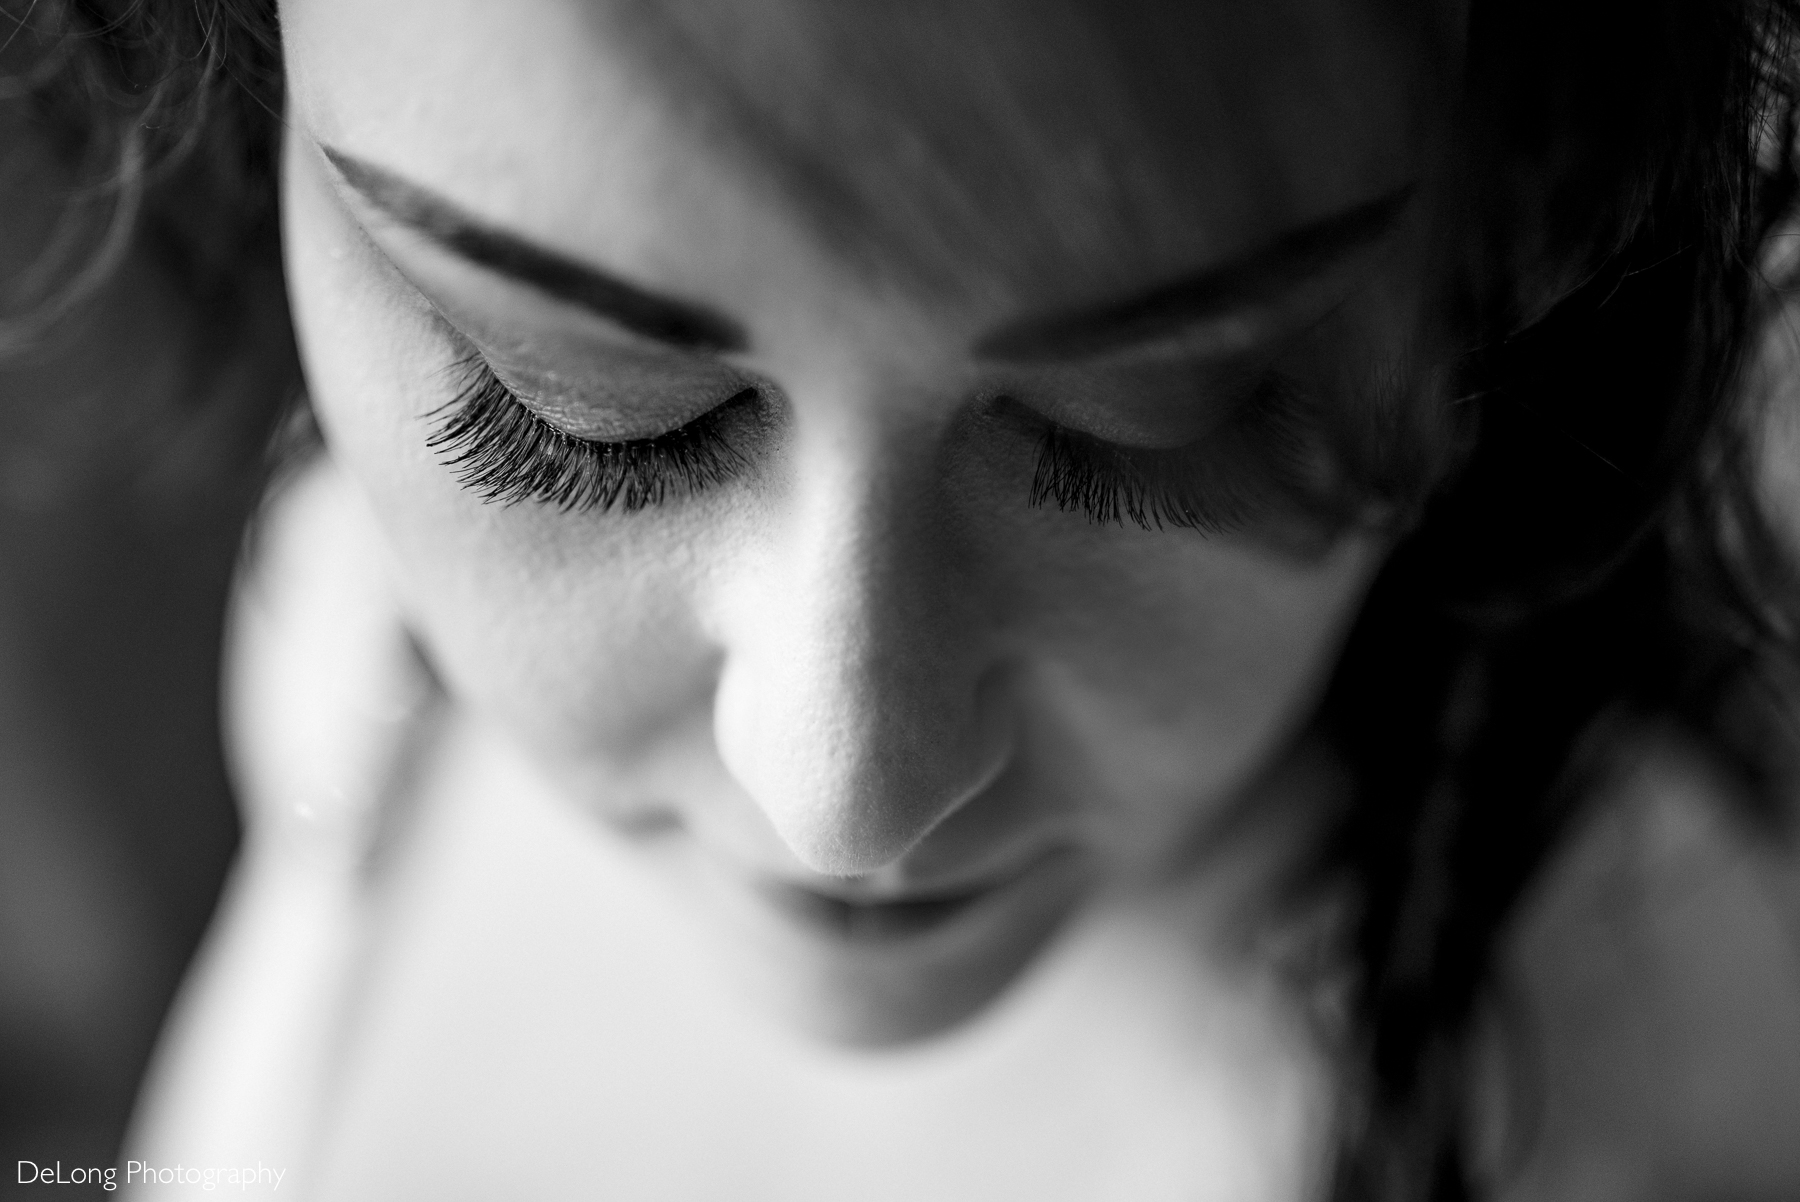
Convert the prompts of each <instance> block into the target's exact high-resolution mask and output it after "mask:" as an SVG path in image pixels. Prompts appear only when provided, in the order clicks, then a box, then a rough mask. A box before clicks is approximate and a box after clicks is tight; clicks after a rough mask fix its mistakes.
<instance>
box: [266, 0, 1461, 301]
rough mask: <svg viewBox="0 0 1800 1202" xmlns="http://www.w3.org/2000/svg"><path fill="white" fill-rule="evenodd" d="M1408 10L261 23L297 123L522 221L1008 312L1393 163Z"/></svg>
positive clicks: (633, 255)
mask: <svg viewBox="0 0 1800 1202" xmlns="http://www.w3.org/2000/svg"><path fill="white" fill-rule="evenodd" d="M1432 7H1433V10H1434V11H1435V9H1436V7H1437V6H1432ZM1425 8H1426V6H1424V5H1422V4H1421V5H1415V4H1410V3H1406V2H1403V0H1208V2H1206V3H1149V2H1134V0H1108V2H1105V3H1100V2H1090V3H1082V2H1077V0H1028V2H1027V0H955V2H951V0H943V2H935V3H934V2H929V0H924V2H920V3H910V4H895V3H891V2H890V3H875V2H872V0H762V2H759V3H748V2H745V0H730V2H727V0H665V2H662V3H656V4H650V3H631V2H627V0H387V2H385V3H383V4H380V5H366V4H360V3H357V2H356V0H290V2H289V3H288V4H284V6H283V18H284V36H285V37H286V39H287V41H288V53H289V65H290V75H291V80H292V90H293V94H294V96H295V97H296V101H297V103H298V105H299V107H300V109H301V111H302V114H303V117H304V119H305V120H306V122H307V123H308V124H309V125H310V126H311V128H312V129H313V131H314V132H315V133H317V134H319V135H320V136H321V137H323V138H326V139H328V140H338V141H346V142H348V143H349V144H350V147H351V149H353V150H355V151H357V152H359V153H362V154H365V155H368V156H369V157H373V158H376V159H377V160H378V161H381V162H384V163H386V164H389V165H391V166H392V167H394V168H395V169H397V170H399V171H401V172H404V173H406V174H408V175H410V176H412V177H413V178H415V179H418V180H420V181H421V182H424V183H426V184H427V185H429V186H431V187H433V188H436V189H437V190H440V191H443V192H446V193H448V194H449V195H451V196H452V197H454V198H456V199H458V200H459V201H461V202H463V203H464V204H466V205H467V206H468V207H470V208H472V209H474V210H475V211H477V212H479V213H482V214H484V215H486V216H489V217H490V218H492V219H495V220H499V221H503V222H505V223H507V224H510V225H513V226H515V227H517V228H519V229H521V231H523V232H526V233H528V234H530V235H532V236H535V237H538V238H539V239H540V240H542V241H545V242H548V243H550V244H552V245H556V246H560V247H563V248H565V249H569V250H572V251H574V252H576V253H583V252H588V251H590V250H591V251H592V253H597V254H599V255H601V256H602V257H603V258H605V259H606V260H607V261H609V262H610V263H612V264H613V265H615V266H619V267H622V268H624V269H625V270H628V271H630V270H634V269H635V270H636V271H638V272H640V273H641V274H645V275H646V276H647V277H648V278H650V279H654V280H658V281H663V282H667V283H671V284H674V285H676V286H682V285H684V284H685V285H687V286H688V287H690V288H693V287H698V288H700V289H701V290H702V291H703V292H704V291H705V290H706V281H704V280H697V279H691V278H685V277H691V276H692V275H693V269H692V260H693V259H694V258H695V257H696V255H697V254H699V253H700V252H710V253H712V254H713V255H714V256H715V257H717V256H723V257H725V258H729V257H730V256H731V254H732V253H733V247H734V246H739V247H741V245H742V243H743V241H744V239H746V238H758V239H768V238H770V237H778V238H781V239H783V240H786V239H788V238H791V239H792V241H793V242H794V244H795V245H797V246H805V247H807V248H808V250H809V251H810V250H811V249H814V248H816V249H817V250H818V251H819V253H821V254H824V255H826V256H828V257H830V258H832V259H834V260H836V261H837V262H839V263H840V264H842V265H845V266H848V267H850V268H851V269H853V270H855V271H857V272H859V273H861V274H863V275H865V276H873V277H877V278H880V279H882V280H884V281H889V282H896V283H899V284H901V285H902V286H904V287H906V288H907V289H909V290H911V291H914V292H922V293H925V294H929V295H933V296H936V297H940V298H941V297H947V296H955V297H959V298H963V299H971V300H975V301H976V302H977V303H978V304H981V306H982V307H994V308H998V309H1001V310H1006V309H1011V308H1016V307H1017V304H1018V302H1019V301H1020V299H1021V298H1026V297H1028V298H1031V299H1032V300H1034V301H1035V302H1037V303H1038V304H1041V305H1049V306H1054V305H1056V304H1057V303H1059V302H1064V301H1068V302H1073V301H1076V300H1078V299H1081V298H1091V297H1094V296H1105V295H1107V294H1108V293H1109V292H1112V291H1116V290H1121V289H1126V288H1131V287H1139V286H1142V285H1143V284H1144V283H1146V282H1154V281H1156V280H1158V279H1160V278H1164V277H1167V276H1170V275H1173V274H1179V273H1180V271H1182V270H1183V269H1192V268H1195V267H1200V266H1204V265H1207V264H1209V263H1211V262H1214V261H1220V260H1225V259H1229V258H1230V257H1232V256H1233V255H1235V254H1239V253H1242V252H1243V251H1244V250H1245V249H1246V248H1247V247H1250V246H1253V245H1255V244H1257V243H1259V242H1262V241H1266V240H1268V239H1269V238H1271V237H1273V236H1274V235H1276V234H1278V233H1280V232H1281V231H1282V230H1284V229H1286V228H1288V227H1290V226H1292V225H1295V224H1297V223H1300V222H1303V221H1306V220H1309V219H1314V218H1317V217H1320V216H1323V215H1326V214H1328V213H1331V212H1334V211H1336V210H1338V209H1341V208H1344V207H1346V206H1349V205H1352V204H1355V203H1358V202H1360V201H1364V200H1367V199H1369V198H1370V197H1372V196H1374V195H1377V194H1380V193H1382V192H1385V191H1388V190H1391V189H1392V188H1394V187H1395V186H1397V185H1399V184H1401V183H1403V182H1405V181H1406V180H1407V179H1408V178H1409V177H1410V176H1411V174H1413V173H1414V172H1415V171H1416V170H1417V162H1416V158H1417V155H1418V153H1419V148H1420V145H1421V143H1422V142H1423V141H1424V138H1425V133H1426V131H1425V130H1424V128H1423V126H1422V114H1424V113H1426V112H1428V111H1430V106H1429V105H1428V104H1427V103H1426V100H1427V98H1428V97H1429V96H1430V95H1431V93H1432V91H1433V90H1434V89H1435V88H1436V87H1438V86H1440V84H1441V81H1439V80H1437V79H1435V78H1433V76H1432V70H1433V65H1434V64H1438V63H1442V62H1445V61H1448V59H1449V58H1450V56H1449V55H1447V54H1446V53H1445V49H1446V48H1445V47H1444V46H1443V45H1441V44H1438V43H1439V42H1440V41H1441V40H1442V38H1443V36H1444V35H1443V29H1444V26H1445V24H1446V23H1445V21H1444V20H1443V19H1442V17H1441V15H1437V16H1433V15H1432V13H1430V12H1426V11H1424V9H1425ZM746 207H748V208H752V209H756V210H758V211H760V212H764V213H766V214H770V215H772V217H771V218H770V221H768V222H765V221H760V220H750V219H746V218H744V217H743V216H742V214H741V213H739V212H737V210H742V209H745V208H746ZM771 223H772V224H773V225H774V226H777V227H779V232H778V233H775V234H771V232H770V228H769V226H770V225H771ZM671 244H674V245H673V246H672V245H671Z"/></svg>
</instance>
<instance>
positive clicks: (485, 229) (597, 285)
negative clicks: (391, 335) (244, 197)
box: [320, 146, 750, 354]
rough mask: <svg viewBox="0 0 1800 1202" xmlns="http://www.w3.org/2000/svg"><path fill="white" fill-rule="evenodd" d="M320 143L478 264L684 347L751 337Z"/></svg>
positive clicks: (717, 346)
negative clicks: (507, 229) (541, 244)
mask: <svg viewBox="0 0 1800 1202" xmlns="http://www.w3.org/2000/svg"><path fill="white" fill-rule="evenodd" d="M320 150H321V151H323V152H324V155H325V157H326V159H328V160H329V161H330V163H331V165H332V166H333V167H335V168H337V170H338V174H339V175H340V176H341V177H342V178H343V180H344V182H345V183H346V184H347V185H349V187H350V188H351V190H352V191H354V192H355V193H356V194H357V195H358V196H360V197H362V198H363V199H364V200H365V201H367V202H368V203H369V205H370V206H371V207H372V208H374V209H376V210H378V211H379V212H380V213H382V214H383V215H384V216H386V217H388V218H389V219H390V220H393V221H395V222H398V223H399V224H401V225H404V226H406V227H407V228H409V229H411V230H413V231H415V232H417V233H419V234H422V235H423V236H425V237H426V238H429V239H430V240H431V241H433V242H435V243H437V244H438V245H439V246H441V247H442V248H443V249H445V250H447V251H449V252H451V253H452V254H454V255H457V256H458V257H460V258H463V259H466V260H468V261H469V262H471V263H474V264H476V265H477V266H480V267H485V268H487V269H488V270H489V271H492V272H495V273H497V274H499V275H503V276H506V277H507V278H509V279H512V280H516V281H518V282H519V283H522V284H526V285H529V286H530V287H532V288H535V289H537V290H538V291H540V292H542V293H544V294H545V295H547V296H551V297H554V298H555V299H557V300H559V301H563V302H565V303H567V304H571V305H574V306H576V307H577V308H581V309H586V310H587V311H589V312H590V313H594V314H597V315H599V316H600V317H603V318H606V319H607V320H609V321H612V322H614V323H615V324H617V325H619V326H622V327H623V328H625V329H627V330H630V331H631V332H632V333H634V334H639V335H642V336H643V337H645V338H649V339H653V340H654V341H657V342H661V343H664V344H666V345H669V346H674V347H678V348H680V349H682V350H687V351H704V352H709V353H713V354H719V353H723V352H730V351H742V350H745V349H746V348H747V347H748V346H749V344H750V339H749V335H748V334H746V333H745V331H744V328H743V327H742V326H741V325H739V324H738V323H737V322H735V321H733V320H732V319H731V318H729V317H727V316H726V315H724V314H723V313H719V312H716V311H714V310H712V309H709V308H707V307H706V306H704V305H699V304H695V303H693V302H691V301H683V300H676V299H674V298H672V297H666V296H657V295H655V294H654V293H651V292H647V291H645V290H644V289H642V288H639V287H637V286H635V285H633V284H628V283H626V282H625V281H624V280H621V279H619V278H618V277H616V276H613V275H609V274H608V273H606V272H604V271H601V270H599V269H598V268H595V267H592V266H589V265H588V264H585V263H578V262H576V261H575V260H573V259H570V258H567V257H565V256H563V255H561V254H558V253H557V252H556V251H553V250H548V249H546V248H544V247H541V246H538V245H536V244H535V243H533V242H531V241H530V240H528V239H526V238H522V237H520V236H519V235H517V234H512V233H508V232H507V231H505V230H502V229H499V228H496V227H495V226H492V225H490V224H488V223H487V222H485V221H483V220H481V219H480V218H479V217H476V216H474V215H472V214H470V213H467V212H465V211H464V210H463V209H462V208H461V207H460V206H458V205H457V204H455V203H454V202H453V201H450V200H446V199H445V198H444V197H441V196H438V195H437V194H435V193H433V192H432V191H430V190H429V189H427V188H425V187H422V186H421V185H419V184H415V183H412V182H411V181H409V180H406V179H402V178H401V177H400V176H398V175H395V174H394V173H393V172H391V171H388V170H387V169H386V168H383V167H377V166H375V165H374V164H373V163H368V162H365V161H363V160H362V159H359V158H356V157H355V156H353V155H349V154H345V153H344V152H343V151H341V150H336V149H333V148H331V147H329V146H320Z"/></svg>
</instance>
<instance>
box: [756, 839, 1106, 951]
mask: <svg viewBox="0 0 1800 1202" xmlns="http://www.w3.org/2000/svg"><path fill="white" fill-rule="evenodd" d="M1072 858H1073V857H1072V856H1071V855H1070V854H1069V853H1068V852H1066V851H1056V852H1050V853H1047V854H1045V855H1042V856H1039V857H1038V858H1037V859H1035V860H1032V861H1031V862H1030V863H1028V864H1027V865H1025V867H1023V868H1021V869H1019V870H1018V871H1016V872H1014V873H1011V874H1009V875H1007V876H1005V877H1002V878H999V879H997V880H995V881H993V882H991V883H989V884H986V885H983V886H980V887H978V888H974V889H969V890H965V891H960V892H958V893H955V894H950V895H944V896H935V897H930V898H925V899H921V900H916V901H914V900H902V901H890V902H858V901H846V900H845V899H843V898H840V897H834V896H831V895H829V894H825V893H820V892H818V891H816V890H812V889H807V888H805V887H803V886H799V885H792V884H788V883H786V882H771V881H762V882H758V883H757V885H756V888H755V892H756V893H757V894H758V895H759V896H760V897H761V898H763V899H764V900H765V901H766V902H767V903H768V904H769V906H770V907H771V908H772V909H773V910H775V911H776V913H777V914H779V915H780V916H781V917H782V918H785V919H786V920H787V921H788V922H789V923H790V924H792V925H794V926H796V927H799V928H800V929H802V930H803V931H806V932H807V933H809V934H811V935H813V936H815V937H818V938H823V939H826V940H829V941H830V942H833V943H838V944H846V945H853V946H863V947H869V948H871V949H873V948H882V947H894V946H896V945H900V944H908V943H914V942H919V941H925V940H929V939H931V937H932V936H934V935H940V934H946V935H947V934H948V933H949V932H951V931H954V930H960V929H963V928H966V927H968V926H970V925H971V924H974V923H976V922H979V921H980V920H981V919H982V918H983V917H985V916H987V915H990V914H992V913H994V912H995V911H997V910H1001V909H1005V908H1008V907H1007V903H1008V902H1009V901H1013V900H1015V899H1017V900H1023V899H1024V898H1025V897H1026V896H1027V895H1032V894H1036V893H1038V892H1041V891H1042V889H1043V887H1045V886H1053V881H1054V878H1058V877H1067V876H1068V874H1067V873H1059V872H1057V871H1056V870H1057V869H1058V868H1059V867H1066V866H1067V865H1068V864H1069V863H1070V861H1071V860H1072Z"/></svg>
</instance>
